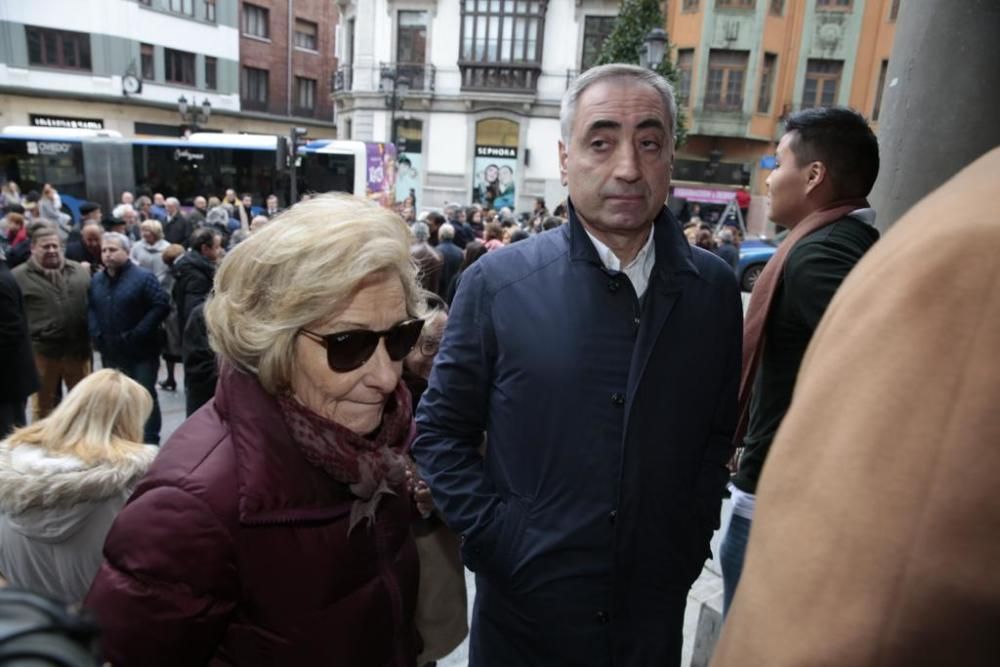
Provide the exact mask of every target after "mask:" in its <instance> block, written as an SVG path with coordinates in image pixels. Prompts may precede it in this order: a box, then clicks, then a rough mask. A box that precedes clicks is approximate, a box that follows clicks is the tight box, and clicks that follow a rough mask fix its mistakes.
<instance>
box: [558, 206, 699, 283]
mask: <svg viewBox="0 0 1000 667" xmlns="http://www.w3.org/2000/svg"><path fill="white" fill-rule="evenodd" d="M567 208H568V210H569V224H568V225H567V227H568V228H569V229H568V231H567V234H569V245H570V258H571V259H572V261H583V262H588V263H591V264H595V265H597V266H603V264H602V263H601V258H600V257H599V256H598V254H597V249H596V248H594V244H593V243H591V241H590V237H588V236H587V232H586V230H585V229H584V228H583V223H581V222H580V218H579V217H578V216H577V214H576V209H575V208H574V206H573V202H572V201H567ZM653 228H654V230H655V232H654V234H653V245H654V246H655V247H656V264H655V265H654V266H653V274H652V275H651V276H650V283H656V284H658V285H659V286H660V287H668V286H670V285H672V284H673V283H674V280H675V275H676V274H679V273H691V274H694V275H695V276H698V275H700V273H699V271H698V268H697V267H696V266H695V265H694V260H693V259H692V253H691V245H690V244H689V243H688V242H687V239H686V238H685V237H684V234H682V233H681V226H680V223H679V222H677V219H676V218H675V217H674V214H673V213H671V212H670V210H669V209H668V208H667V207H666V206H664V207H663V209H662V210H661V211H660V214H659V215H657V216H656V220H654V221H653ZM654 278H655V279H654Z"/></svg>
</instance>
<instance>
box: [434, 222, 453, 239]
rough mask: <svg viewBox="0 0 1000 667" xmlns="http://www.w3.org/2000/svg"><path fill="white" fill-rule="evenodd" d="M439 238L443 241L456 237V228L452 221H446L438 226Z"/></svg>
mask: <svg viewBox="0 0 1000 667" xmlns="http://www.w3.org/2000/svg"><path fill="white" fill-rule="evenodd" d="M438 238H439V239H441V240H442V241H451V240H452V239H454V238H455V228H454V227H453V226H452V225H451V223H449V222H446V223H444V224H443V225H441V226H440V227H438Z"/></svg>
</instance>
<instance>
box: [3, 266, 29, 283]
mask: <svg viewBox="0 0 1000 667" xmlns="http://www.w3.org/2000/svg"><path fill="white" fill-rule="evenodd" d="M30 264H31V262H30V261H29V262H21V263H20V264H18V265H17V266H15V267H14V268H13V269H8V271H9V272H10V275H12V276H14V279H15V280H17V282H18V283H21V282H23V281H25V280H27V279H28V266H29V265H30Z"/></svg>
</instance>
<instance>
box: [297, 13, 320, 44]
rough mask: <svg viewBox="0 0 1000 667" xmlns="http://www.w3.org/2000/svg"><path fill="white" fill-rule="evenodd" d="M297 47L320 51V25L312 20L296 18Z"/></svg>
mask: <svg viewBox="0 0 1000 667" xmlns="http://www.w3.org/2000/svg"><path fill="white" fill-rule="evenodd" d="M295 47H296V48H299V49H306V50H308V51H319V26H318V25H317V24H315V23H313V22H312V21H306V20H304V19H295Z"/></svg>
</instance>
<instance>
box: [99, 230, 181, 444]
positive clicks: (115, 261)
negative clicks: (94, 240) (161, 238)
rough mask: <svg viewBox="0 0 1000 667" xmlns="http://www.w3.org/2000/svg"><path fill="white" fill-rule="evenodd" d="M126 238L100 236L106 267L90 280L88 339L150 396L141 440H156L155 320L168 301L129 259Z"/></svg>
mask: <svg viewBox="0 0 1000 667" xmlns="http://www.w3.org/2000/svg"><path fill="white" fill-rule="evenodd" d="M129 249H130V248H129V240H128V238H127V237H125V236H123V235H122V234H116V233H114V232H108V233H107V234H105V235H104V238H103V240H102V241H101V257H102V259H103V261H104V266H105V270H104V271H101V272H100V273H98V274H97V275H95V276H94V277H93V278H92V279H91V281H90V294H89V301H88V319H89V328H90V338H91V340H92V341H93V342H94V345H95V347H96V348H97V349H98V350H99V351H100V353H101V361H102V362H103V365H104V367H105V368H116V369H118V370H120V371H122V372H123V373H125V374H126V375H128V376H129V377H130V378H132V379H134V380H135V381H137V382H138V383H139V384H141V385H142V386H143V387H145V388H146V391H148V392H149V394H150V396H152V397H153V410H152V412H151V413H150V415H149V419H147V420H146V426H145V429H144V433H143V438H144V442H146V443H148V444H151V445H156V444H159V442H160V406H159V401H158V400H157V398H156V376H157V373H158V371H159V368H160V359H159V354H160V338H159V330H160V324H162V322H163V320H164V319H165V318H166V317H167V314H168V313H169V312H170V300H169V298H168V297H167V294H166V292H164V291H163V289H162V288H161V287H160V282H159V281H158V280H157V279H156V276H154V275H153V273H152V272H151V271H147V270H146V269H144V268H142V267H141V266H136V265H135V264H133V263H132V262H131V261H130V260H129V256H128V253H129Z"/></svg>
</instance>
